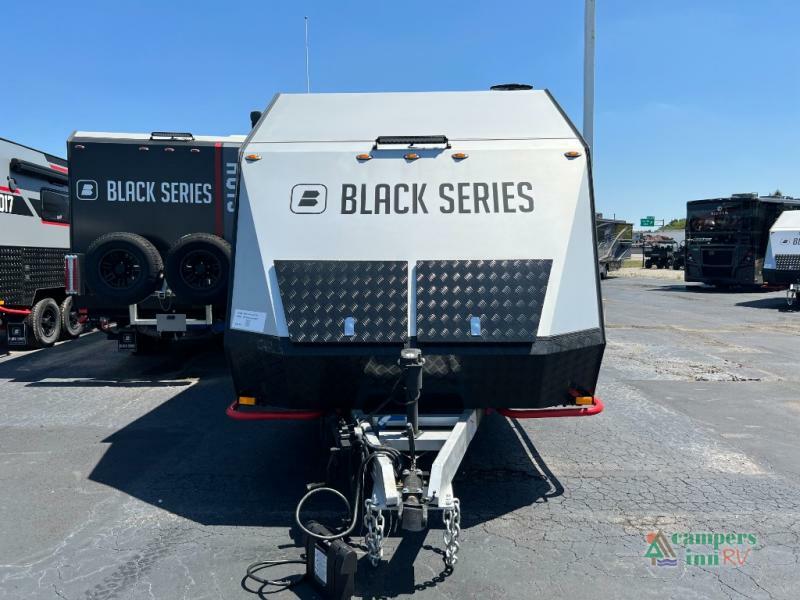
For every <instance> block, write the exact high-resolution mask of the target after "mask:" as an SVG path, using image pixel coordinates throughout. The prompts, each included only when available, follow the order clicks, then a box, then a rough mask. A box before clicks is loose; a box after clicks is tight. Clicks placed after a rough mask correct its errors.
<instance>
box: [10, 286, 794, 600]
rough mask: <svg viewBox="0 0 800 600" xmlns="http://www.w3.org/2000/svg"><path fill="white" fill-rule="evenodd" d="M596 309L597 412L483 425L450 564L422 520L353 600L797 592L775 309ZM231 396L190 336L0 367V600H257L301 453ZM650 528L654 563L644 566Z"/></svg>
mask: <svg viewBox="0 0 800 600" xmlns="http://www.w3.org/2000/svg"><path fill="white" fill-rule="evenodd" d="M603 297H604V306H605V312H606V325H607V335H608V348H607V352H606V357H605V360H604V365H603V369H602V372H601V380H600V386H599V390H598V394H599V395H600V396H601V397H602V398H603V400H604V401H605V404H606V410H605V411H604V412H603V413H602V414H600V415H598V416H594V417H590V418H579V419H548V420H532V421H522V420H520V421H514V420H509V419H505V418H503V417H500V416H499V415H497V414H494V415H490V416H489V417H487V419H486V420H485V421H484V423H483V424H482V426H481V429H480V431H479V432H478V435H477V437H476V439H475V440H474V442H473V444H472V446H471V447H470V450H469V452H468V455H467V458H466V459H465V462H464V464H463V466H462V470H461V472H460V474H459V476H458V479H457V481H456V484H455V491H456V494H457V495H458V496H459V498H460V500H461V504H462V507H463V517H462V527H463V529H462V534H461V550H460V554H459V556H460V560H459V563H458V565H457V567H456V569H455V570H454V571H453V572H448V571H446V570H444V568H443V563H442V556H441V553H442V548H443V542H442V533H443V530H442V527H441V524H439V523H435V524H434V528H433V529H431V531H429V532H428V533H427V535H417V536H408V537H405V538H402V539H401V538H399V537H390V538H389V539H388V540H387V549H386V556H385V561H384V563H383V564H381V565H380V566H379V567H378V568H377V569H372V568H371V567H370V566H368V564H367V562H366V560H364V559H363V558H362V559H361V560H360V561H359V567H358V568H359V573H358V580H357V585H356V591H357V596H358V597H363V598H394V597H406V596H409V595H412V594H413V595H414V597H415V598H416V597H418V598H449V599H454V598H459V599H461V598H534V597H539V598H570V599H572V598H593V599H606V598H607V599H609V600H610V599H619V598H651V597H652V598H659V599H660V600H664V599H666V598H692V599H703V598H715V599H716V598H731V599H738V598H764V599H767V598H770V599H772V598H776V599H777V598H786V599H793V598H797V597H798V591H797V590H798V587H800V569H798V553H799V551H800V540H799V539H798V537H799V536H800V460H798V458H797V452H796V450H797V444H798V442H797V440H798V434H799V433H800V369H798V362H799V361H798V359H800V349H799V348H798V339H800V337H798V336H800V313H794V312H790V311H787V310H785V301H784V297H783V293H781V292H717V291H715V290H713V289H708V288H704V287H702V286H689V287H687V286H685V285H684V284H683V283H681V282H677V281H665V280H657V279H646V278H621V277H620V278H614V277H612V278H610V279H608V280H607V281H604V282H603ZM1 353H2V346H0V354H1ZM232 395H233V390H232V387H231V384H230V381H229V378H228V375H227V369H226V365H225V361H224V357H223V355H222V353H221V352H220V350H219V348H218V346H215V345H213V344H208V343H205V344H204V343H200V344H181V345H176V346H174V347H173V348H172V349H171V350H170V351H169V352H166V353H163V354H161V355H156V356H131V355H129V354H125V353H118V352H117V351H116V347H115V345H114V342H110V341H107V340H105V339H104V337H103V336H102V335H101V334H92V335H88V336H85V337H83V338H81V339H79V340H76V341H72V342H67V343H63V344H60V345H59V346H57V347H55V348H51V349H47V350H42V351H37V352H11V354H10V355H8V356H5V357H3V356H0V600H6V599H9V600H10V599H14V600H16V599H22V598H66V599H70V600H73V599H79V598H80V599H84V600H90V599H91V600H101V599H102V600H112V599H114V600H118V599H120V600H121V599H134V598H135V599H139V598H158V599H162V598H164V599H172V598H191V599H193V600H199V599H204V598H209V599H211V598H214V599H216V598H226V599H251V600H252V599H254V598H257V597H258V596H257V595H255V594H253V593H250V592H248V591H246V590H245V589H243V587H242V576H243V575H244V571H245V569H246V567H247V565H248V564H250V563H251V562H253V561H256V560H265V559H277V558H296V557H299V556H300V554H301V552H302V549H301V548H300V547H299V546H298V544H297V532H296V529H295V528H294V527H293V526H292V523H293V518H294V517H293V512H294V506H295V504H296V502H297V500H298V499H299V497H300V496H301V495H302V493H303V491H304V489H305V487H304V486H305V484H306V483H308V482H310V481H317V480H318V479H319V475H320V472H321V468H322V465H321V464H320V463H321V456H322V452H321V451H320V448H319V447H318V444H317V442H316V439H317V436H316V429H315V424H314V423H291V422H281V423H265V422H234V421H230V420H228V419H226V417H225V415H224V409H225V407H226V405H227V404H228V403H229V402H230V401H231V399H232ZM658 532H662V533H663V534H664V536H663V537H664V539H666V540H668V542H669V549H670V551H672V552H673V553H674V559H675V560H674V563H675V564H674V565H673V564H671V563H670V562H669V559H670V558H671V556H672V555H671V554H669V552H667V553H666V554H665V556H664V558H666V559H667V562H664V563H663V564H659V561H658V560H657V559H656V558H655V557H653V558H650V557H646V556H645V554H647V553H649V552H650V551H651V550H652V546H653V544H652V542H653V541H654V540H656V538H654V537H653V536H654V535H656V534H657V533H658ZM731 533H733V534H740V533H741V534H745V535H749V536H751V537H749V538H744V541H743V543H741V544H740V543H736V542H738V541H739V540H735V538H736V536H735V535H734V538H729V537H728V539H725V537H726V536H727V535H728V534H731ZM648 534H650V538H649V540H648ZM689 534H691V535H692V536H695V537H694V538H691V539H690V538H687V537H686V536H687V535H689ZM715 534H716V535H722V536H723V540H724V541H723V542H722V544H721V545H720V544H718V546H719V547H718V548H717V550H716V551H715V550H714V547H713V545H711V546H709V545H708V544H705V545H704V544H701V543H696V542H697V541H700V542H702V541H705V539H704V538H701V537H700V536H701V535H702V536H705V535H711V536H713V535H715ZM673 537H674V539H675V540H677V541H673ZM711 539H713V538H711ZM717 539H719V538H717ZM730 539H734V543H732V544H731V543H730V541H729V540H730ZM740 539H741V538H740ZM751 540H752V541H751ZM659 548H661V549H662V550H664V549H665V548H664V547H663V546H659ZM728 549H729V550H734V549H735V550H736V551H737V554H735V555H733V553H732V552H731V553H730V554H725V556H724V557H723V556H722V554H723V552H722V551H723V550H728ZM715 552H716V555H717V556H718V560H719V562H720V564H718V565H715V564H713V558H709V559H708V562H706V564H695V562H698V563H699V559H698V558H697V556H698V555H712V557H713V555H715ZM687 557H689V558H687ZM692 557H694V558H692ZM692 561H695V562H692ZM654 563H655V564H654ZM734 563H735V564H734ZM301 568H302V567H301V565H287V566H284V567H280V568H277V569H275V572H274V574H273V575H274V576H276V577H277V576H280V575H283V574H287V573H290V572H293V570H299V569H301ZM265 597H266V596H265ZM269 597H274V598H297V597H299V598H316V597H317V595H316V593H315V592H314V591H313V589H311V588H310V587H309V586H308V585H307V584H305V583H303V584H301V585H300V586H298V587H296V588H294V589H292V590H288V591H282V592H279V593H276V594H274V595H270V596H269Z"/></svg>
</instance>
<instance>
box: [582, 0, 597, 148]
mask: <svg viewBox="0 0 800 600" xmlns="http://www.w3.org/2000/svg"><path fill="white" fill-rule="evenodd" d="M585 1H586V6H585V9H586V10H585V14H584V18H583V20H584V22H583V36H584V39H583V139H585V140H586V144H587V145H588V146H589V149H590V150H594V148H593V146H594V1H595V0H585Z"/></svg>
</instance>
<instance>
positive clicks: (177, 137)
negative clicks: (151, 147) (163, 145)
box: [150, 131, 194, 142]
mask: <svg viewBox="0 0 800 600" xmlns="http://www.w3.org/2000/svg"><path fill="white" fill-rule="evenodd" d="M150 139H151V140H169V141H187V142H191V141H193V140H194V136H193V135H192V134H191V133H189V132H188V131H154V132H152V133H151V134H150Z"/></svg>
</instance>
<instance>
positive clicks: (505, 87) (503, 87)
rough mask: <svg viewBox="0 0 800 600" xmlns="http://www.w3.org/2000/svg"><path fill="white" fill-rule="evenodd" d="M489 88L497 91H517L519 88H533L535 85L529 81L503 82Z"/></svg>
mask: <svg viewBox="0 0 800 600" xmlns="http://www.w3.org/2000/svg"><path fill="white" fill-rule="evenodd" d="M489 89H490V90H493V91H495V92H516V91H519V90H532V89H533V86H532V85H528V84H527V83H501V84H499V85H493V86H492V87H491V88H489Z"/></svg>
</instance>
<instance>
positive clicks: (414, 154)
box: [403, 152, 419, 160]
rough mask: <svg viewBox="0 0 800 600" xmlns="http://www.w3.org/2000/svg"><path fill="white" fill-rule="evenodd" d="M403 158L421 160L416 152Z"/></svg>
mask: <svg viewBox="0 0 800 600" xmlns="http://www.w3.org/2000/svg"><path fill="white" fill-rule="evenodd" d="M403 158H405V159H406V160H417V159H418V158H419V154H417V153H416V152H409V153H408V154H406V155H404V156H403Z"/></svg>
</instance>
